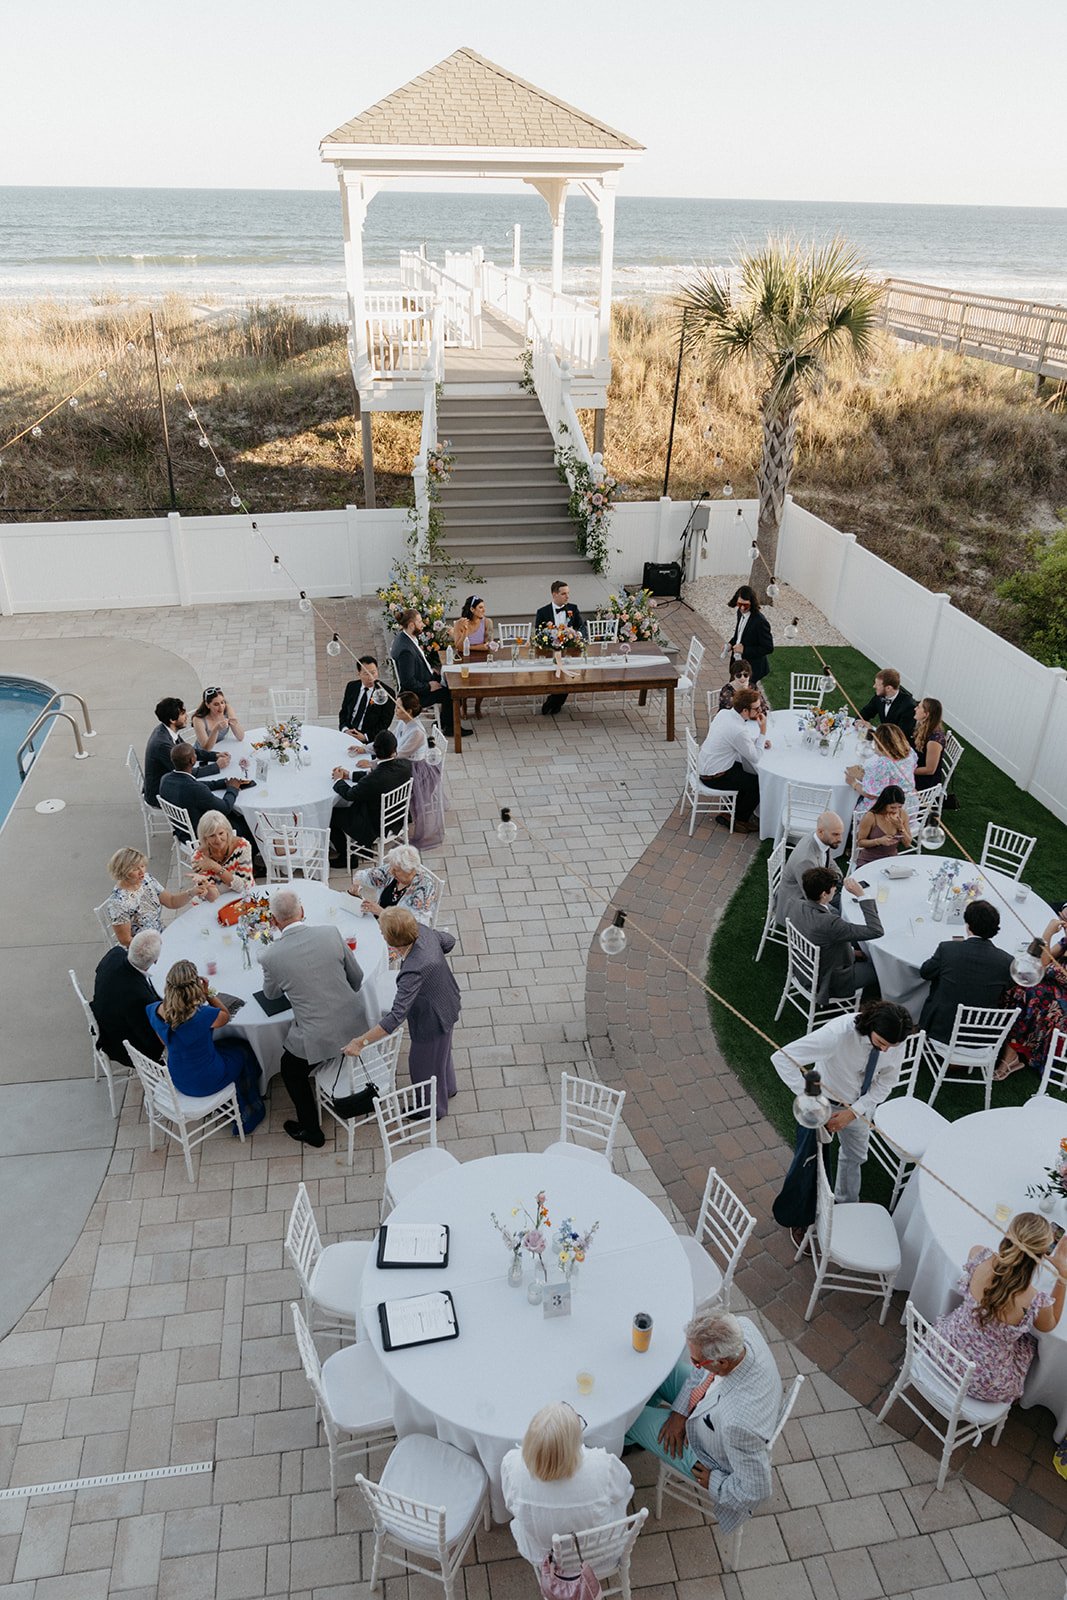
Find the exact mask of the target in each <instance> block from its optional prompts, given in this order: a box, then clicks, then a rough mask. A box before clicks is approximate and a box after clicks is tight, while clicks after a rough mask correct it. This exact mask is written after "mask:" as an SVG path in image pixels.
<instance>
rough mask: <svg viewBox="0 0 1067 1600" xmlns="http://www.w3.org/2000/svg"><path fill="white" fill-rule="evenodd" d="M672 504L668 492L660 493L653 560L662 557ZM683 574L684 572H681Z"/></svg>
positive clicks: (659, 559)
mask: <svg viewBox="0 0 1067 1600" xmlns="http://www.w3.org/2000/svg"><path fill="white" fill-rule="evenodd" d="M673 505H674V501H673V500H672V499H671V497H670V495H669V494H661V495H660V497H659V501H658V502H657V511H656V548H655V550H654V552H653V555H652V559H653V561H662V560H663V558H664V554H665V550H664V546H665V544H666V540H667V538H668V536H669V533H670V525H671V508H672V506H673ZM684 576H685V574H684V573H683V577H684ZM694 576H695V574H694Z"/></svg>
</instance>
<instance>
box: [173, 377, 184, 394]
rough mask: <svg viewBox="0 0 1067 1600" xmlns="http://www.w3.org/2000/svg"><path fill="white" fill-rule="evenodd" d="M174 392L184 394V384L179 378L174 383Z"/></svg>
mask: <svg viewBox="0 0 1067 1600" xmlns="http://www.w3.org/2000/svg"><path fill="white" fill-rule="evenodd" d="M174 393H175V394H184V393H185V385H184V383H182V382H181V381H180V380H179V382H178V383H176V384H175V385H174Z"/></svg>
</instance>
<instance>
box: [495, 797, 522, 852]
mask: <svg viewBox="0 0 1067 1600" xmlns="http://www.w3.org/2000/svg"><path fill="white" fill-rule="evenodd" d="M496 836H497V838H498V839H499V840H500V843H501V844H514V843H515V840H516V839H517V838H518V836H519V825H518V823H517V822H512V820H511V812H510V811H509V810H508V808H507V806H502V807H501V810H500V821H499V822H498V823H497V825H496Z"/></svg>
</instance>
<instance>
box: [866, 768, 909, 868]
mask: <svg viewBox="0 0 1067 1600" xmlns="http://www.w3.org/2000/svg"><path fill="white" fill-rule="evenodd" d="M910 845H911V828H910V827H909V826H908V813H907V811H906V810H905V808H904V791H903V789H900V788H898V787H897V785H896V784H895V783H890V784H887V785H886V787H885V788H884V789H883V790H882V792H881V794H880V795H879V796H878V798H877V800H876V801H875V802H874V804H873V805H872V806H871V809H870V810H869V811H865V812H864V813H863V815H862V817H861V818H860V820H859V822H858V823H857V824H856V866H857V867H865V866H866V865H867V863H868V862H869V861H884V860H886V859H887V857H889V856H895V855H896V854H897V852H898V851H899V850H907V849H908V848H909V846H910Z"/></svg>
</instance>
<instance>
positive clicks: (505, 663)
mask: <svg viewBox="0 0 1067 1600" xmlns="http://www.w3.org/2000/svg"><path fill="white" fill-rule="evenodd" d="M669 660H670V657H669V656H665V655H661V654H660V653H659V651H656V650H653V651H647V652H644V653H642V654H638V652H637V651H633V652H631V654H630V655H620V654H619V653H618V651H617V650H616V652H615V654H613V655H612V654H608V655H601V654H600V646H599V645H596V644H593V645H590V646H589V649H588V651H587V652H586V654H585V655H584V656H564V657H563V662H562V665H563V670H564V672H568V671H570V672H580V671H590V670H592V669H594V668H595V669H597V670H600V669H603V670H604V671H605V672H606V671H608V670H609V669H610V670H611V671H614V672H619V671H625V670H626V668H627V667H662V666H664V665H665V664H666V663H667V662H668V661H669ZM467 666H468V667H469V668H470V670H471V671H472V672H514V671H515V670H516V668H518V669H520V670H521V669H524V668H534V669H537V670H542V669H546V670H547V669H548V668H550V667H551V666H552V658H551V656H528V655H526V654H525V653H523V654H521V655H520V656H519V657H518V659H517V661H512V659H511V651H510V649H509V647H508V646H507V645H503V646H502V647H501V649H500V653H499V654H498V655H496V656H489V657H488V658H486V657H484V656H479V657H478V658H477V660H475V658H474V657H473V656H472V657H471V659H470V660H469V661H468V662H467ZM441 670H442V672H443V673H444V675H445V677H446V678H448V679H449V681H451V680H452V679H453V678H462V676H463V662H462V661H456V662H455V663H454V664H453V665H452V666H450V667H442V669H441ZM453 687H455V685H454V684H453Z"/></svg>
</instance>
